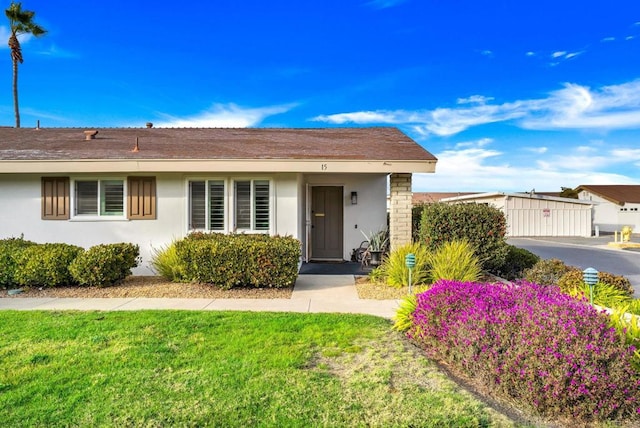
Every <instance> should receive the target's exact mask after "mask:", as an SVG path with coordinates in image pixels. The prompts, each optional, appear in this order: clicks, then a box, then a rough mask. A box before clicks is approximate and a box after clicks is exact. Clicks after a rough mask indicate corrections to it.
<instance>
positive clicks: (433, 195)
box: [412, 192, 478, 205]
mask: <svg viewBox="0 0 640 428" xmlns="http://www.w3.org/2000/svg"><path fill="white" fill-rule="evenodd" d="M477 194H478V192H413V197H412V201H413V205H420V204H432V203H435V202H440V201H441V200H442V199H447V198H453V197H456V196H469V195H477Z"/></svg>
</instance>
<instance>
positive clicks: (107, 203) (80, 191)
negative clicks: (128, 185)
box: [75, 180, 124, 217]
mask: <svg viewBox="0 0 640 428" xmlns="http://www.w3.org/2000/svg"><path fill="white" fill-rule="evenodd" d="M75 215H77V216H100V217H102V216H106V217H108V216H123V215H124V181H123V180H91V181H89V180H86V181H85V180H77V181H76V182H75Z"/></svg>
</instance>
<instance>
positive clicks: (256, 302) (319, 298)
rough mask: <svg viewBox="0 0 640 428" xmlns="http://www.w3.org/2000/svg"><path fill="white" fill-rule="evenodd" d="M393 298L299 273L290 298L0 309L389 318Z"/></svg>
mask: <svg viewBox="0 0 640 428" xmlns="http://www.w3.org/2000/svg"><path fill="white" fill-rule="evenodd" d="M397 307H398V301H397V300H363V299H359V298H358V294H357V292H356V287H355V279H354V277H353V275H299V276H298V279H297V281H296V285H295V287H294V288H293V293H292V295H291V298H290V299H168V298H141V297H137V298H113V299H80V298H78V299H75V298H55V297H51V298H28V297H24V298H22V297H18V298H3V299H0V310H6V309H14V310H79V311H136V310H142V309H180V310H204V311H222V310H225V311H226V310H231V311H260V312H263V311H266V312H309V313H311V312H338V313H357V314H369V315H376V316H380V317H383V318H391V317H392V316H393V315H394V314H395V312H396V309H397Z"/></svg>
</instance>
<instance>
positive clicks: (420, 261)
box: [369, 243, 431, 288]
mask: <svg viewBox="0 0 640 428" xmlns="http://www.w3.org/2000/svg"><path fill="white" fill-rule="evenodd" d="M410 253H413V254H414V255H415V256H416V265H415V267H414V268H413V269H412V271H411V282H412V285H418V286H419V285H425V284H430V283H431V277H430V276H429V261H428V257H429V252H428V251H427V248H426V247H425V246H424V245H421V244H419V243H413V244H407V245H403V246H402V247H400V248H398V249H396V250H394V251H392V252H391V254H389V255H388V256H387V257H385V258H384V259H383V261H382V264H381V265H380V266H378V267H377V268H375V269H374V270H372V271H371V273H370V274H369V278H370V279H371V280H372V281H374V282H378V283H384V284H386V285H389V286H391V287H395V288H402V287H406V286H408V285H409V268H407V263H406V257H407V254H410Z"/></svg>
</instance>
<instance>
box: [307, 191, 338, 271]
mask: <svg viewBox="0 0 640 428" xmlns="http://www.w3.org/2000/svg"><path fill="white" fill-rule="evenodd" d="M342 199H343V198H342V187H337V186H315V187H312V189H311V258H312V259H339V260H342V254H343V251H342V250H343V248H342V246H343V244H342V227H343V225H342V208H343V207H342Z"/></svg>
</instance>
